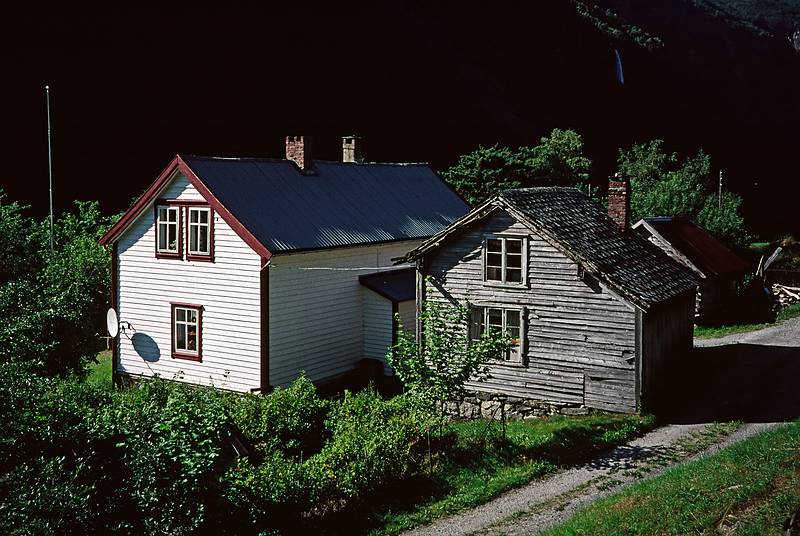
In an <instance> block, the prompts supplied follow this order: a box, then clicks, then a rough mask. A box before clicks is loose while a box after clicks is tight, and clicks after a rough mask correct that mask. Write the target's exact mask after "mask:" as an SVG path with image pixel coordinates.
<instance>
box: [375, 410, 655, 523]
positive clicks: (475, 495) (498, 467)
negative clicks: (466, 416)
mask: <svg viewBox="0 0 800 536" xmlns="http://www.w3.org/2000/svg"><path fill="white" fill-rule="evenodd" d="M652 426H653V418H652V417H638V416H631V415H605V414H596V415H589V416H583V417H551V418H543V419H537V420H534V421H526V422H511V423H508V424H507V426H506V437H505V439H503V437H502V434H501V430H500V427H501V425H500V423H496V422H488V421H464V422H455V423H451V424H450V425H449V426H448V428H447V430H446V431H445V434H444V436H443V441H442V443H443V444H441V445H440V448H441V450H440V452H441V453H440V454H438V455H436V457H435V461H434V466H433V470H432V471H431V472H430V473H429V474H427V475H420V476H419V478H417V479H414V480H413V481H411V482H408V483H407V484H406V485H401V486H400V487H394V488H393V489H392V495H393V496H394V497H395V500H394V501H392V500H388V501H379V503H382V504H383V505H384V506H383V507H382V508H380V509H374V510H373V511H372V513H371V516H370V520H369V523H370V524H371V525H372V534H397V533H399V532H401V531H403V530H407V529H410V528H413V527H415V526H417V525H421V524H424V523H430V522H431V521H434V520H435V519H438V518H440V517H443V516H446V515H450V514H454V513H456V512H459V511H461V510H464V509H467V508H472V507H475V506H477V505H480V504H483V503H485V502H488V501H489V500H491V499H493V498H495V497H497V496H498V495H500V494H502V493H503V492H505V491H508V490H510V489H513V488H516V487H519V486H522V485H524V484H527V483H528V482H530V481H531V480H533V479H535V478H537V477H541V476H543V475H546V474H548V473H551V472H553V471H555V470H556V469H557V468H558V467H560V466H567V465H572V464H575V463H579V462H582V461H585V460H588V459H589V458H590V457H591V456H592V455H594V454H595V453H596V452H597V451H599V450H602V449H607V448H609V447H612V446H614V445H617V444H620V443H623V442H625V441H627V440H629V439H631V438H632V437H634V436H636V435H638V434H640V433H642V432H643V431H645V430H648V429H650V428H652ZM399 497H404V498H405V500H403V501H397V500H396V499H397V498H399ZM384 499H386V498H384ZM387 504H388V505H389V506H388V508H387V507H386V505H387Z"/></svg>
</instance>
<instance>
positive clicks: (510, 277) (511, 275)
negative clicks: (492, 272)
mask: <svg viewBox="0 0 800 536" xmlns="http://www.w3.org/2000/svg"><path fill="white" fill-rule="evenodd" d="M506 281H508V282H510V283H522V270H520V269H519V268H508V269H506Z"/></svg>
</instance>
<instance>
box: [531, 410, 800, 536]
mask: <svg viewBox="0 0 800 536" xmlns="http://www.w3.org/2000/svg"><path fill="white" fill-rule="evenodd" d="M798 442H800V423H798V422H795V423H793V424H790V425H787V426H784V427H781V428H779V429H777V430H774V431H770V432H767V433H765V434H761V435H758V436H755V437H753V438H750V439H748V440H746V441H743V442H741V443H738V444H736V445H734V446H732V447H729V448H727V449H725V450H723V451H721V452H719V453H717V454H715V455H713V456H710V457H708V458H705V459H702V460H699V461H696V462H694V463H691V464H687V465H684V466H679V467H676V468H674V469H671V470H670V471H668V472H667V473H665V474H663V475H661V476H660V477H658V478H655V479H653V480H649V481H645V482H642V483H640V484H636V485H633V486H631V487H630V488H628V489H626V490H624V491H622V492H621V493H618V494H616V495H613V496H611V497H608V498H606V499H601V500H600V501H597V502H596V503H594V504H592V505H591V506H589V507H588V508H586V509H584V510H582V511H581V512H579V513H578V514H577V515H575V516H574V517H573V518H571V519H570V520H569V521H568V522H567V523H565V524H564V525H561V526H559V527H556V528H554V529H551V530H549V531H546V532H545V533H544V534H545V535H547V536H562V535H577V534H619V535H631V536H633V535H637V536H638V535H642V536H644V535H648V536H649V535H656V534H711V533H722V534H733V533H735V534H752V535H759V536H761V535H769V534H775V535H778V534H782V530H783V523H784V521H785V520H786V519H788V518H789V516H790V515H791V514H792V513H793V512H794V511H795V509H797V507H798V504H800V450H798V449H797V445H798Z"/></svg>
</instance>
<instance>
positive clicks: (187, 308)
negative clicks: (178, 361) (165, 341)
mask: <svg viewBox="0 0 800 536" xmlns="http://www.w3.org/2000/svg"><path fill="white" fill-rule="evenodd" d="M178 311H183V312H184V319H183V320H179V319H178ZM190 312H192V313H194V318H195V321H194V322H190V321H189V313H190ZM202 323H203V313H202V308H201V307H198V306H192V305H184V304H172V354H173V357H196V358H198V359H199V358H200V344H201V336H202V335H201V329H202ZM178 325H181V326H184V329H185V330H186V347H185V348H179V347H178ZM190 326H194V327H195V344H194V350H191V349H190V348H189V327H190Z"/></svg>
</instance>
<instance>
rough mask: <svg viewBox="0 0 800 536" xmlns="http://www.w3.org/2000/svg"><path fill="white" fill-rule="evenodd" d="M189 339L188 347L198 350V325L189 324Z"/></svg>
mask: <svg viewBox="0 0 800 536" xmlns="http://www.w3.org/2000/svg"><path fill="white" fill-rule="evenodd" d="M188 332H189V336H188V340H187V341H186V349H187V350H190V351H192V352H196V351H197V326H188Z"/></svg>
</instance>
